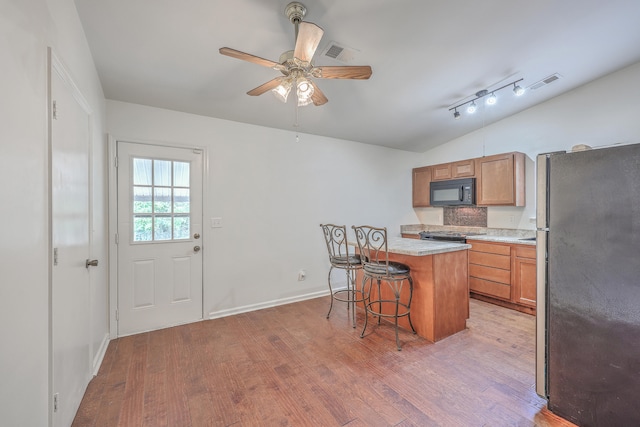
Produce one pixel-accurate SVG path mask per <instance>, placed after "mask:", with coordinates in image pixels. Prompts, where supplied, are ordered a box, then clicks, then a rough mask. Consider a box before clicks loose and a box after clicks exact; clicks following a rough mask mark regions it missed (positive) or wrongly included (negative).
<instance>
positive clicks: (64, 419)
mask: <svg viewBox="0 0 640 427" xmlns="http://www.w3.org/2000/svg"><path fill="white" fill-rule="evenodd" d="M51 58H52V61H51V68H50V73H51V77H50V78H51V99H50V102H51V111H50V113H51V117H50V123H51V148H50V149H51V241H52V245H53V267H52V269H51V345H52V352H51V357H52V385H51V388H52V393H53V396H52V399H53V402H52V411H53V416H52V419H53V425H55V426H68V425H71V422H72V421H73V418H74V416H75V413H76V411H77V409H78V406H79V405H80V401H81V400H82V396H83V394H84V392H85V390H86V387H87V384H88V383H89V380H90V379H91V353H90V352H91V348H90V333H91V332H90V328H89V325H90V318H89V285H90V280H89V274H90V273H89V269H88V268H87V267H86V261H87V259H88V258H89V247H90V246H89V243H90V242H89V239H90V237H89V236H90V234H89V226H90V223H89V143H90V135H91V133H90V131H91V130H90V129H91V128H90V126H91V122H90V120H91V116H90V113H89V110H88V107H87V104H86V102H84V99H83V98H82V96H81V95H80V93H79V92H78V91H77V89H76V87H75V85H73V83H72V82H71V80H70V79H69V76H68V74H67V73H66V72H65V71H64V69H63V68H62V66H61V64H60V63H59V62H58V61H57V60H55V57H54V56H53V55H52V56H51Z"/></svg>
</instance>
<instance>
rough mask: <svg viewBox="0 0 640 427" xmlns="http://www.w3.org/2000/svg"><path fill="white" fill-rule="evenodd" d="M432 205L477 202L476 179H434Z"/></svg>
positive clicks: (431, 185) (462, 204)
mask: <svg viewBox="0 0 640 427" xmlns="http://www.w3.org/2000/svg"><path fill="white" fill-rule="evenodd" d="M429 200H430V203H431V206H468V205H475V204H476V179H475V178H463V179H450V180H447V181H432V182H431V184H430V198H429Z"/></svg>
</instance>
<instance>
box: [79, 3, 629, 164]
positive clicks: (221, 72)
mask: <svg viewBox="0 0 640 427" xmlns="http://www.w3.org/2000/svg"><path fill="white" fill-rule="evenodd" d="M75 3H76V6H77V8H78V13H79V15H80V19H81V20H82V23H83V26H84V30H85V33H86V35H87V39H88V41H89V45H90V48H91V51H92V54H93V57H94V60H95V63H96V67H97V69H98V73H99V76H100V80H101V82H102V86H103V89H104V93H105V96H106V97H107V98H108V99H112V100H118V101H125V102H132V103H137V104H143V105H150V106H154V107H160V108H167V109H171V110H177V111H184V112H188V113H193V114H199V115H204V116H211V117H218V118H222V119H228V120H234V121H238V122H244V123H252V124H256V125H262V126H268V127H273V128H280V129H290V130H294V129H296V130H299V131H300V132H303V133H311V134H316V135H323V136H329V137H335V138H342V139H348V140H353V141H360V142H364V143H368V144H375V145H382V146H387V147H393V148H399V149H404V150H409V151H417V152H422V151H425V150H427V149H429V148H431V147H434V146H436V145H439V144H442V143H445V142H447V141H449V140H451V139H454V138H456V137H459V136H461V135H464V134H466V133H468V132H471V131H473V130H475V129H478V128H480V127H482V126H483V125H486V124H489V123H492V122H494V121H496V120H500V119H502V118H504V117H507V116H509V115H512V114H515V113H517V112H519V111H522V110H524V109H526V108H529V107H532V106H533V105H536V104H538V103H540V102H542V101H545V100H547V99H549V98H552V97H554V96H557V95H560V94H562V93H564V92H566V91H568V90H571V89H573V88H575V87H577V86H580V85H582V84H584V83H587V82H589V81H591V80H593V79H595V78H598V77H600V76H603V75H605V74H608V73H610V72H612V71H615V70H618V69H620V68H623V67H625V66H628V65H631V64H632V63H634V62H637V61H640V24H639V23H640V1H638V0H607V1H603V0H537V1H532V0H482V1H478V0H455V1H435V0H429V1H427V0H396V1H389V0H350V1H344V0H306V1H305V0H303V1H302V3H304V4H305V5H306V6H307V9H308V12H307V16H306V18H305V20H306V21H310V22H314V23H316V24H317V25H319V26H320V27H322V28H323V29H324V31H325V33H324V37H323V39H322V41H321V43H320V46H319V48H318V50H317V52H316V56H315V59H314V62H315V64H316V65H371V67H372V69H373V75H372V77H371V78H370V79H369V80H318V81H316V83H317V85H318V86H319V87H320V88H321V89H322V91H323V92H324V94H325V95H326V96H327V98H328V99H329V102H328V103H327V104H325V105H323V106H320V107H316V106H313V105H310V106H307V107H301V108H300V109H299V110H298V119H297V121H298V125H299V127H298V128H294V124H295V122H296V108H295V106H294V103H293V102H292V101H291V100H289V102H288V103H287V104H283V103H281V102H279V101H277V100H276V99H275V98H274V97H273V96H272V95H271V94H270V93H266V94H264V95H262V96H259V97H251V96H248V95H246V92H247V91H248V90H250V89H253V88H254V87H256V86H259V85H260V84H262V83H264V82H266V81H267V80H270V79H272V78H274V77H276V76H277V75H279V74H278V72H277V71H275V70H272V69H270V68H266V67H261V66H259V65H256V64H252V63H248V62H245V61H240V60H237V59H234V58H230V57H227V56H222V55H220V54H219V53H218V49H219V48H221V47H224V46H226V47H231V48H234V49H237V50H241V51H244V52H247V53H251V54H253V55H257V56H260V57H263V58H267V59H271V60H274V61H277V60H278V58H279V56H280V54H281V53H282V52H284V51H286V50H290V49H293V46H294V28H293V25H292V24H291V23H290V22H289V21H288V19H287V18H286V17H285V15H284V8H285V6H286V5H287V4H288V3H289V0H233V1H231V0H228V1H220V0H179V1H176V0H75ZM330 41H335V42H338V43H339V44H342V45H346V46H347V47H350V48H353V49H356V50H357V51H358V52H357V54H356V58H355V60H353V61H352V62H350V63H347V64H345V63H342V62H339V61H336V60H333V59H331V58H329V57H325V56H322V55H321V52H322V51H323V49H325V47H326V46H327V44H328V43H329V42H330ZM554 73H559V74H560V75H561V76H562V78H561V79H560V80H557V81H555V82H554V83H552V84H549V85H547V86H544V87H542V88H540V89H537V90H530V91H527V94H526V95H525V96H523V97H519V98H515V97H514V96H513V93H512V92H511V90H510V88H506V89H504V90H502V91H499V92H498V93H497V95H498V97H499V102H498V104H497V105H495V106H492V107H484V106H483V107H481V108H480V110H479V111H478V112H477V113H476V114H474V115H473V116H468V115H466V113H464V112H463V113H462V117H461V118H460V119H459V120H454V119H453V116H452V113H451V112H450V111H449V110H448V108H449V107H451V106H453V105H455V104H458V103H460V102H463V101H465V100H469V99H471V98H473V97H474V95H473V94H475V93H476V92H477V91H479V90H481V89H492V88H496V87H499V86H501V85H503V84H505V83H509V82H511V81H513V80H516V79H519V78H522V79H524V81H523V82H522V83H520V84H521V85H522V86H523V87H526V86H529V85H531V84H532V83H535V82H537V81H539V80H541V79H544V78H546V77H548V76H550V75H551V74H554ZM594 102H597V100H594Z"/></svg>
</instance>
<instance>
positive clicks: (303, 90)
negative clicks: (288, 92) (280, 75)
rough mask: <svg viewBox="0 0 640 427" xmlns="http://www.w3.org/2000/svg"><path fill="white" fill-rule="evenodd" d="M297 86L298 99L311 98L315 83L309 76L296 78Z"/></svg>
mask: <svg viewBox="0 0 640 427" xmlns="http://www.w3.org/2000/svg"><path fill="white" fill-rule="evenodd" d="M296 88H297V90H296V93H297V95H298V101H300V100H301V99H311V95H313V85H312V84H311V82H310V81H309V80H308V79H307V78H305V77H299V78H298V79H297V80H296ZM298 105H300V102H298ZM305 105H307V104H305Z"/></svg>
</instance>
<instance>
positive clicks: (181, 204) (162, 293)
mask: <svg viewBox="0 0 640 427" xmlns="http://www.w3.org/2000/svg"><path fill="white" fill-rule="evenodd" d="M117 157H118V163H117V165H118V240H117V241H118V311H117V319H118V336H124V335H131V334H135V333H139V332H144V331H150V330H155V329H160V328H164V327H169V326H175V325H179V324H183V323H188V322H193V321H196V320H200V319H202V238H201V235H202V157H203V156H202V151H201V150H194V149H186V148H175V147H166V146H158V145H149V144H136V143H129V142H121V141H118V143H117Z"/></svg>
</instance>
